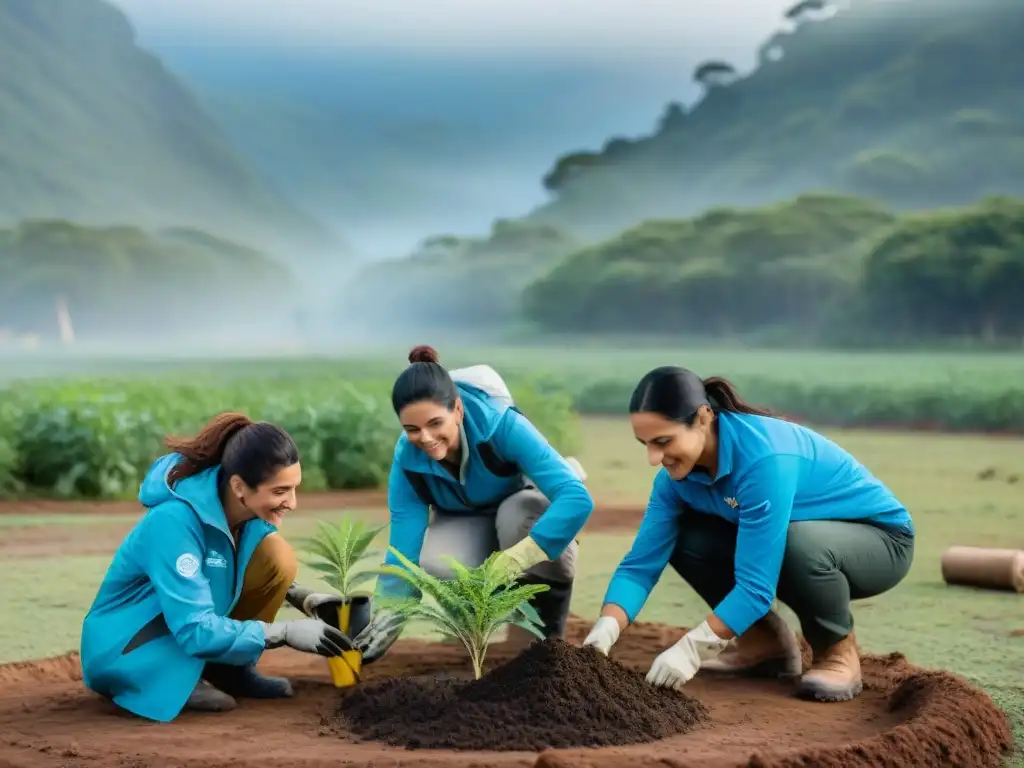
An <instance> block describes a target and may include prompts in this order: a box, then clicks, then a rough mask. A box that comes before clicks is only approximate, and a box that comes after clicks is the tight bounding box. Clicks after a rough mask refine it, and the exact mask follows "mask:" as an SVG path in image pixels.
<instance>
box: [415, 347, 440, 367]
mask: <svg viewBox="0 0 1024 768" xmlns="http://www.w3.org/2000/svg"><path fill="white" fill-rule="evenodd" d="M409 362H410V363H439V362H441V359H440V358H439V357H438V356H437V350H436V349H434V348H433V347H428V346H426V345H423V346H419V347H413V348H412V351H411V352H410V353H409Z"/></svg>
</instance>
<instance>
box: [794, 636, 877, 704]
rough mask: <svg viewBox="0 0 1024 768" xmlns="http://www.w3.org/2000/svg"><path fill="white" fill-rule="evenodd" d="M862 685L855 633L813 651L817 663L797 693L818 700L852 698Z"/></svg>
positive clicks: (804, 677)
mask: <svg viewBox="0 0 1024 768" xmlns="http://www.w3.org/2000/svg"><path fill="white" fill-rule="evenodd" d="M862 689H863V684H862V683H861V678H860V654H859V653H858V652H857V641H856V639H855V638H854V636H853V633H851V634H849V635H847V636H846V637H845V638H843V639H842V640H840V641H839V642H838V643H836V644H835V645H833V646H832V647H831V648H829V649H827V650H825V651H823V652H821V653H817V652H815V654H814V664H812V665H811V668H810V669H809V670H808V671H807V674H805V675H804V676H803V677H801V678H800V683H799V685H798V686H797V693H798V695H800V696H802V697H804V698H807V699H817V700H818V701H849V700H850V699H852V698H854V697H856V696H858V695H859V694H860V692H861V690H862Z"/></svg>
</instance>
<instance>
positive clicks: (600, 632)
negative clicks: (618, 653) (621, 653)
mask: <svg viewBox="0 0 1024 768" xmlns="http://www.w3.org/2000/svg"><path fill="white" fill-rule="evenodd" d="M618 639H619V622H618V621H617V620H616V619H614V618H612V617H611V616H602V617H601V618H599V619H598V620H597V621H596V622H595V624H594V626H593V628H592V629H591V630H590V634H589V635H587V639H586V640H584V641H583V647H584V648H586V647H587V646H588V645H592V646H594V647H595V648H597V650H599V651H600V652H601V653H603V654H604V655H605V656H607V655H608V651H610V650H611V649H612V646H613V645H615V641H616V640H618Z"/></svg>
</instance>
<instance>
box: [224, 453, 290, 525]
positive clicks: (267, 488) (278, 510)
mask: <svg viewBox="0 0 1024 768" xmlns="http://www.w3.org/2000/svg"><path fill="white" fill-rule="evenodd" d="M300 483H302V466H301V465H300V464H299V463H298V462H296V463H295V464H292V465H291V466H288V467H282V468H281V469H279V470H277V472H275V473H274V474H273V475H271V476H270V477H268V478H267V479H266V480H265V481H264V482H262V483H260V484H259V485H258V486H256V487H255V488H250V487H249V486H248V485H246V483H245V481H244V480H243V479H242V478H241V477H240V476H238V475H233V476H232V477H231V490H232V491H233V493H234V496H235V498H237V499H238V500H239V502H240V503H241V505H242V506H243V507H245V509H247V510H248V511H249V512H250V513H252V514H253V515H255V516H256V517H258V518H259V519H260V520H265V521H266V522H268V523H270V524H271V525H274V526H279V525H280V524H281V521H282V520H284V516H285V514H287V513H288V512H291V511H292V510H294V509H295V508H296V507H297V506H298V499H297V495H296V492H297V491H298V488H299V484H300Z"/></svg>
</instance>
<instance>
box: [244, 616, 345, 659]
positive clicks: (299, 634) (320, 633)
mask: <svg viewBox="0 0 1024 768" xmlns="http://www.w3.org/2000/svg"><path fill="white" fill-rule="evenodd" d="M260 623H261V624H262V625H263V634H264V636H265V637H266V640H265V641H264V647H265V648H280V647H281V646H282V645H287V646H288V647H289V648H294V649H295V650H297V651H302V652H303V653H316V654H319V655H320V656H329V657H330V656H341V654H342V653H343V652H345V651H352V650H355V645H354V643H353V642H352V640H351V638H349V636H348V635H346V634H345V633H344V632H342V631H341V630H340V629H338V628H336V627H332V626H331V625H329V624H325V623H324V622H322V621H320V619H298V620H297V621H275V622H273V623H269V624H268V623H267V622H265V621H261V622H260Z"/></svg>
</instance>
